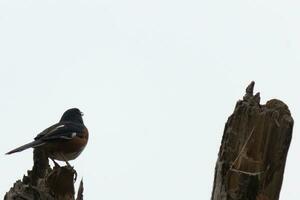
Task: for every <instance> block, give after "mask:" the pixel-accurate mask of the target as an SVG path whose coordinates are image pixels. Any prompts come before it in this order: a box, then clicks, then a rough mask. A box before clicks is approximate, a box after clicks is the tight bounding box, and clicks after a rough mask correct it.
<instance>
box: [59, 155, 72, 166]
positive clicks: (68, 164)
mask: <svg viewBox="0 0 300 200" xmlns="http://www.w3.org/2000/svg"><path fill="white" fill-rule="evenodd" d="M60 156H61V157H62V159H63V160H64V161H65V162H66V164H67V166H68V167H71V168H73V167H72V166H71V165H70V163H69V162H68V160H67V159H66V157H65V156H64V155H63V154H60Z"/></svg>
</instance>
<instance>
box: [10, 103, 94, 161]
mask: <svg viewBox="0 0 300 200" xmlns="http://www.w3.org/2000/svg"><path fill="white" fill-rule="evenodd" d="M82 116H83V113H82V112H81V111H80V110H79V109H78V108H71V109H69V110H67V111H65V112H64V114H63V115H62V117H61V119H60V121H59V122H58V123H56V124H54V125H52V126H50V127H49V128H47V129H45V130H44V131H42V132H41V133H39V134H38V135H37V136H36V137H35V138H34V141H33V142H30V143H28V144H25V145H23V146H20V147H18V148H16V149H13V150H11V151H9V152H7V153H6V154H12V153H16V152H20V151H23V150H25V149H28V148H31V147H32V148H41V149H42V150H44V152H45V153H46V155H47V157H49V158H50V159H51V160H52V161H53V162H54V163H55V165H57V163H56V162H55V161H54V160H60V161H65V162H66V163H67V165H69V166H70V164H69V162H68V161H69V160H73V159H75V158H77V157H78V156H79V154H80V153H81V152H82V150H83V149H84V148H85V146H86V144H87V142H88V138H89V133H88V129H87V128H86V127H85V125H84V124H83V120H82Z"/></svg>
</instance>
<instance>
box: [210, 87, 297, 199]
mask: <svg viewBox="0 0 300 200" xmlns="http://www.w3.org/2000/svg"><path fill="white" fill-rule="evenodd" d="M253 88H254V82H252V83H251V84H250V85H249V86H248V87H247V89H246V95H245V96H244V98H243V100H240V101H238V102H237V104H236V107H235V110H234V112H233V114H232V115H231V116H230V117H229V118H228V121H227V123H226V125H225V129H224V133H223V138H222V143H221V147H220V150H219V155H218V160H217V163H216V168H215V178H214V185H213V191H212V197H211V200H278V199H279V194H280V189H281V185H282V180H283V173H284V167H285V162H286V157H287V153H288V149H289V145H290V142H291V138H292V130H293V118H292V117H291V113H290V111H289V109H288V107H287V105H286V104H284V103H283V102H282V101H280V100H276V99H272V100H270V101H268V102H267V103H266V105H260V96H259V93H257V94H256V95H253Z"/></svg>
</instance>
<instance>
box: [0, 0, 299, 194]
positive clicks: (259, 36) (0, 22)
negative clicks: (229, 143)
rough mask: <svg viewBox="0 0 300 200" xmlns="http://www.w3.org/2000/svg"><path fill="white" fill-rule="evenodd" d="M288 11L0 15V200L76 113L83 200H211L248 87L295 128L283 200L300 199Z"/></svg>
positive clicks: (283, 4) (112, 6) (157, 5)
mask: <svg viewBox="0 0 300 200" xmlns="http://www.w3.org/2000/svg"><path fill="white" fill-rule="evenodd" d="M299 6H300V4H299V2H298V1H292V0H285V1H279V0H275V1H274V0H272V1H271V0H259V1H258V0H254V1H247V0H245V1H240V0H235V1H233V0H229V1H217V0H212V1H204V0H197V1H196V0H195V1H192V0H186V1H174V0H173V1H171V0H153V1H141V0H139V1H138V0H136V1H134V0H102V1H88V0H85V1H83V0H82V1H77V0H72V1H50V0H49V1H37V0H31V1H29V0H28V1H26V0H25V1H19V0H16V1H9V0H3V1H1V2H0V94H1V95H0V97H1V99H0V122H1V132H0V134H1V135H0V136H1V139H0V144H1V145H0V152H1V154H2V155H1V156H0V163H1V170H0V177H1V181H0V196H1V198H2V197H3V195H4V194H5V192H6V191H8V190H9V188H10V187H11V186H12V184H13V183H14V181H15V180H17V179H19V178H22V176H23V174H24V173H26V170H27V169H30V168H31V166H32V150H27V151H24V152H21V153H18V154H14V155H11V156H5V155H4V153H5V152H7V151H8V150H11V149H12V148H14V147H17V146H19V145H22V144H24V143H26V142H30V141H31V140H32V138H33V137H34V136H35V135H36V134H37V133H39V132H40V131H42V130H43V129H45V128H47V127H48V126H49V125H51V124H53V123H56V122H57V121H58V120H59V118H60V117H61V114H62V113H63V112H64V111H65V110H66V109H68V108H71V107H78V108H80V109H81V110H82V111H83V112H84V113H85V116H84V121H85V124H86V125H87V127H88V128H89V130H90V141H89V144H88V146H87V148H86V149H85V151H84V152H83V153H82V155H81V156H80V157H79V158H78V159H76V160H75V161H73V162H72V164H73V165H74V166H75V168H76V169H77V171H78V174H79V178H81V177H83V178H84V186H85V193H84V195H85V199H89V200H91V199H102V200H166V199H172V200H199V199H210V195H211V190H212V184H213V175H214V166H215V161H216V159H217V153H218V150H219V145H220V143H221V137H222V132H223V128H224V124H225V122H226V120H227V117H228V116H229V115H230V114H231V113H232V111H233V109H234V106H235V103H236V101H237V100H238V99H240V98H242V96H243V95H244V90H245V88H246V86H247V85H248V84H249V83H250V81H251V80H255V81H256V87H255V91H260V92H261V97H262V103H265V102H266V101H267V100H268V99H271V98H279V99H281V100H283V101H284V102H285V103H287V104H288V106H289V108H290V109H291V112H292V115H293V117H294V120H295V126H294V137H293V140H292V144H291V148H290V151H289V155H288V160H287V166H286V172H285V176H284V183H283V188H282V192H281V199H288V200H297V199H299V177H300V174H299V167H300V162H299V158H300V157H299V152H300V149H299V146H300V138H299V137H298V136H297V132H298V129H299V128H298V126H297V122H298V119H299V117H300V116H299V112H300V106H299V105H300V104H299V84H300V79H299V76H300V73H299V64H300V57H299V53H300V28H299V21H300V12H299Z"/></svg>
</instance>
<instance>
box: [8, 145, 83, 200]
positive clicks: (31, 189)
mask: <svg viewBox="0 0 300 200" xmlns="http://www.w3.org/2000/svg"><path fill="white" fill-rule="evenodd" d="M33 162H34V165H33V167H32V170H30V171H28V173H27V176H24V177H23V179H22V180H18V181H16V182H15V184H14V185H13V187H12V188H10V190H9V191H8V192H7V193H6V194H5V196H4V200H18V199H20V200H21V199H28V200H29V199H39V200H74V199H75V197H74V194H75V192H74V182H75V180H76V176H77V173H76V171H75V170H74V169H73V168H72V167H68V166H66V167H59V166H55V167H54V168H53V169H52V168H51V167H50V166H49V163H48V158H47V157H46V156H45V154H44V153H43V152H42V151H41V150H40V149H38V148H37V149H34V151H33ZM82 193H83V183H82V181H81V183H80V187H79V190H78V194H77V199H76V200H83V194H82Z"/></svg>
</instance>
